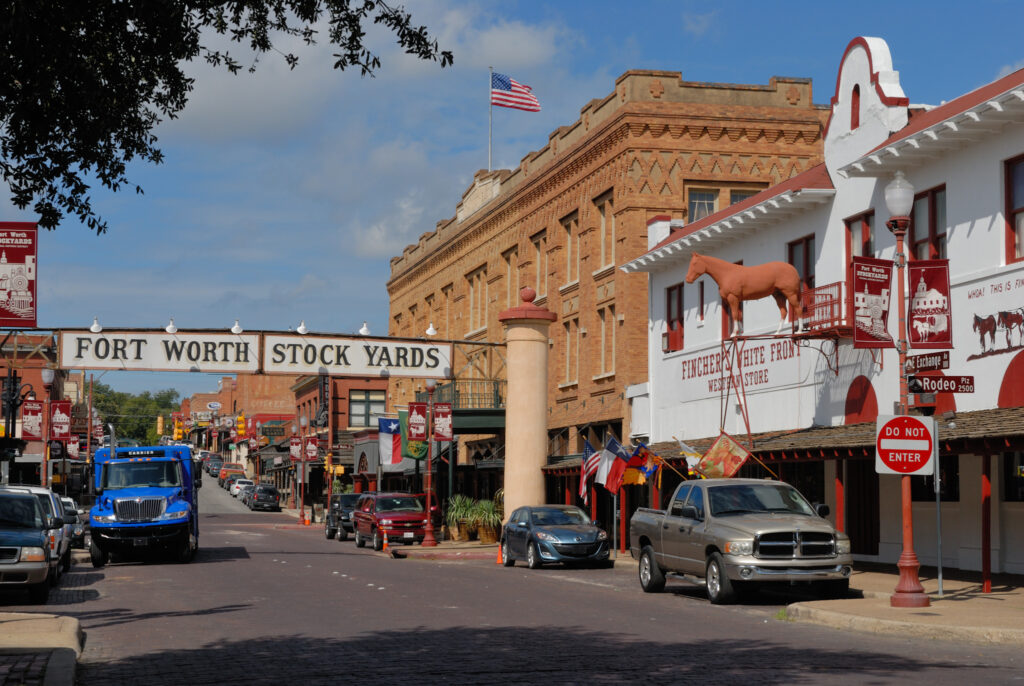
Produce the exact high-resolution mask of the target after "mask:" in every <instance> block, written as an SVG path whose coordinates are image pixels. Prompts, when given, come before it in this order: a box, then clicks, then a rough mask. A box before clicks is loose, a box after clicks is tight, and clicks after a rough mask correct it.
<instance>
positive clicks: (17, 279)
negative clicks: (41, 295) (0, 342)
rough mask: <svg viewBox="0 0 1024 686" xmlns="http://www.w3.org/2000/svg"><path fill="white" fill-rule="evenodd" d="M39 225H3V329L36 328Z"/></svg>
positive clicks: (0, 311)
mask: <svg viewBox="0 0 1024 686" xmlns="http://www.w3.org/2000/svg"><path fill="white" fill-rule="evenodd" d="M37 235H38V231H37V229H36V225H35V224H33V223H30V222H0V326H11V327H26V328H33V327H35V326H36V259H37V257H38V254H37V250H38V246H37V242H36V238H37Z"/></svg>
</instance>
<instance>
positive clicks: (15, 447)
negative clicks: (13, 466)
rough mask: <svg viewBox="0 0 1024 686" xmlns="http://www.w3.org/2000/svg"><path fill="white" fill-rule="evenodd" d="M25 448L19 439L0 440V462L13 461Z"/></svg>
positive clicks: (25, 445) (24, 443)
mask: <svg viewBox="0 0 1024 686" xmlns="http://www.w3.org/2000/svg"><path fill="white" fill-rule="evenodd" d="M27 446H28V443H27V442H26V441H23V440H21V439H20V438H0V460H13V459H14V458H16V457H18V456H19V455H23V454H24V453H25V448H26V447H27Z"/></svg>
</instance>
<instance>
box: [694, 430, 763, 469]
mask: <svg viewBox="0 0 1024 686" xmlns="http://www.w3.org/2000/svg"><path fill="white" fill-rule="evenodd" d="M748 457H750V453H749V452H747V449H746V448H744V447H743V446H742V445H740V444H739V443H737V442H736V441H735V440H734V439H733V437H732V436H730V435H729V434H727V433H725V432H724V431H723V432H722V433H721V435H719V437H718V439H717V440H715V442H714V444H712V446H711V447H710V448H708V451H707V452H706V453H705V454H704V457H703V458H702V459H701V461H700V464H699V465H697V471H698V472H699V473H700V474H701V475H702V476H704V477H705V478H707V479H722V478H724V479H728V478H729V477H731V476H734V475H735V474H736V472H738V471H739V470H740V467H742V466H743V463H744V462H746V461H747V458H748Z"/></svg>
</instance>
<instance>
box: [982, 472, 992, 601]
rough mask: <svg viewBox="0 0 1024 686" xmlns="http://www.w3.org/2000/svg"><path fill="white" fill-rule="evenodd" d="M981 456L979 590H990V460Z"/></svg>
mask: <svg viewBox="0 0 1024 686" xmlns="http://www.w3.org/2000/svg"><path fill="white" fill-rule="evenodd" d="M991 457H992V456H991V455H989V454H988V453H985V454H984V455H982V456H981V590H982V592H983V593H991V592H992V475H991V472H992V461H991Z"/></svg>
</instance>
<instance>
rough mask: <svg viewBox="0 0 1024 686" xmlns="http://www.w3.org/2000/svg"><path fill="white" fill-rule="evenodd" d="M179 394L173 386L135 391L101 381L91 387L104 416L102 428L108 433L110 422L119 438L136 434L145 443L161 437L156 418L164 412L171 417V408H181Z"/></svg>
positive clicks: (131, 436)
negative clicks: (126, 390) (117, 387)
mask: <svg viewBox="0 0 1024 686" xmlns="http://www.w3.org/2000/svg"><path fill="white" fill-rule="evenodd" d="M179 397H180V394H179V393H178V392H177V391H176V390H174V389H166V390H162V391H157V392H156V393H150V392H149V391H143V392H142V393H140V394H138V395H135V394H132V393H123V392H121V391H115V390H114V389H112V388H111V387H110V386H108V385H106V384H103V383H99V382H96V383H94V384H93V389H92V404H93V407H94V408H96V410H97V411H98V412H99V415H100V418H101V419H103V432H104V433H107V424H113V425H114V431H116V432H117V437H118V439H122V438H133V439H135V440H138V441H140V442H142V443H144V444H145V445H156V443H157V442H158V441H159V439H160V436H159V435H158V434H157V432H156V418H157V416H158V415H161V414H162V415H164V417H165V418H169V417H170V414H171V412H177V411H178V410H179V409H181V404H180V403H179V402H178V398H179Z"/></svg>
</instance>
